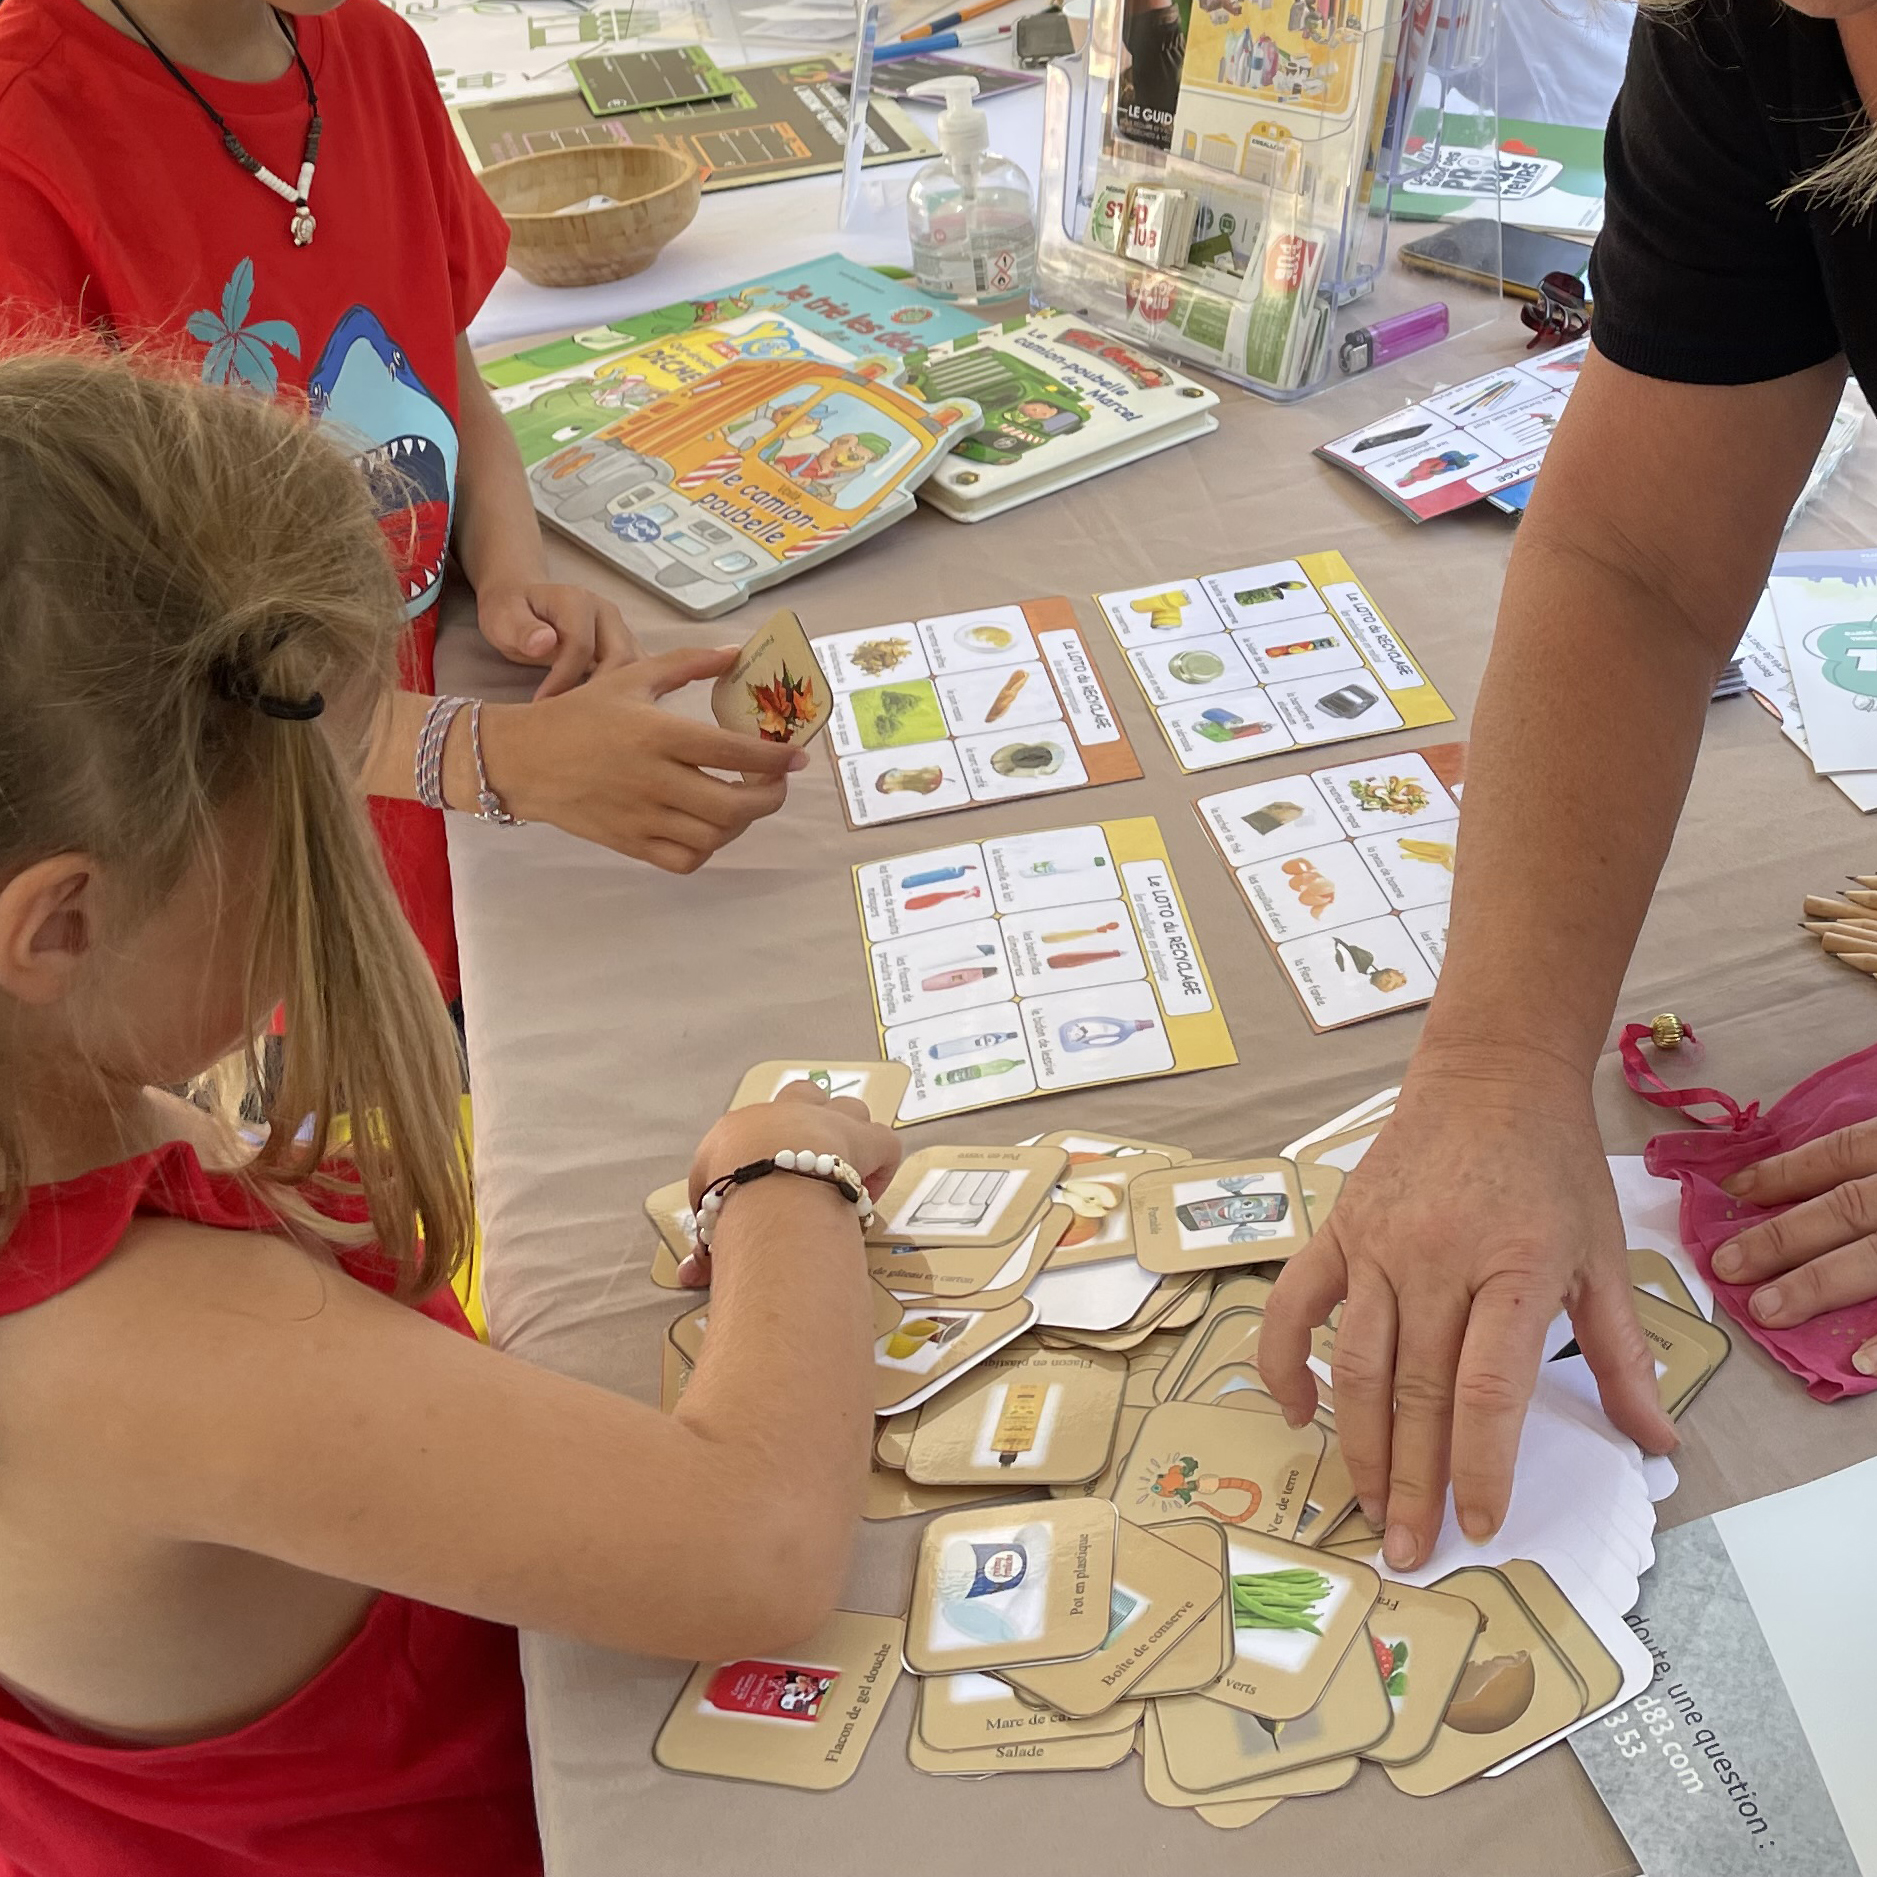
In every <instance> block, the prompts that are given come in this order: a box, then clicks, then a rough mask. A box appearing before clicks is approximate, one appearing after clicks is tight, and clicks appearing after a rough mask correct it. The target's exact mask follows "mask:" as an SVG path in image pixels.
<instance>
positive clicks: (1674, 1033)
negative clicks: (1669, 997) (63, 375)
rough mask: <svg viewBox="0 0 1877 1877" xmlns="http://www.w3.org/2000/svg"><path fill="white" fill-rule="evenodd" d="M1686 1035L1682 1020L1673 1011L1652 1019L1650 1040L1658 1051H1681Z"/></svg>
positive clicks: (1667, 1011) (1666, 1011)
mask: <svg viewBox="0 0 1877 1877" xmlns="http://www.w3.org/2000/svg"><path fill="white" fill-rule="evenodd" d="M1686 1035H1687V1031H1686V1030H1684V1029H1683V1028H1682V1021H1681V1018H1679V1017H1678V1016H1676V1015H1675V1013H1674V1012H1673V1011H1672V1010H1665V1011H1663V1013H1662V1014H1661V1015H1660V1016H1659V1017H1653V1018H1651V1019H1650V1022H1649V1040H1650V1042H1652V1043H1653V1044H1654V1045H1655V1046H1656V1048H1657V1049H1679V1048H1681V1046H1682V1038H1683V1037H1684V1036H1686Z"/></svg>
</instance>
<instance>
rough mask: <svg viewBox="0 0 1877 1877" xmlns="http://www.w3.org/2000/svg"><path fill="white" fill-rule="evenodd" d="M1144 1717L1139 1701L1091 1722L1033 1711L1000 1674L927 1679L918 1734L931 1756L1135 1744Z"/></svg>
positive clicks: (921, 1689) (922, 1684)
mask: <svg viewBox="0 0 1877 1877" xmlns="http://www.w3.org/2000/svg"><path fill="white" fill-rule="evenodd" d="M1140 1717H1141V1704H1140V1703H1139V1702H1138V1701H1124V1702H1120V1703H1118V1704H1117V1705H1115V1706H1113V1707H1110V1708H1108V1709H1107V1710H1106V1711H1105V1712H1104V1713H1100V1714H1096V1715H1093V1716H1091V1717H1090V1718H1088V1719H1087V1720H1074V1719H1071V1717H1070V1716H1068V1715H1067V1714H1062V1713H1058V1712H1056V1711H1055V1710H1053V1709H1050V1708H1044V1707H1032V1706H1030V1705H1029V1703H1027V1702H1025V1701H1023V1700H1021V1699H1020V1698H1019V1697H1018V1695H1017V1693H1016V1691H1015V1689H1013V1688H1012V1687H1011V1686H1010V1684H1009V1683H1008V1682H1004V1681H999V1680H998V1679H997V1677H996V1676H994V1675H927V1676H925V1677H923V1678H922V1679H921V1681H920V1683H919V1714H918V1718H917V1720H915V1721H914V1723H913V1732H914V1734H915V1735H916V1736H917V1737H918V1739H919V1740H920V1741H921V1742H922V1743H923V1744H924V1746H925V1748H926V1750H927V1751H928V1752H930V1753H940V1754H949V1753H977V1752H982V1751H985V1750H987V1749H991V1748H998V1747H1003V1746H1006V1745H1008V1744H1011V1743H1013V1742H1015V1743H1019V1744H1023V1745H1030V1744H1033V1743H1037V1742H1049V1743H1051V1744H1053V1743H1055V1742H1057V1741H1068V1740H1108V1741H1112V1740H1113V1739H1114V1738H1115V1736H1116V1735H1117V1734H1118V1735H1120V1736H1121V1737H1122V1738H1123V1739H1126V1740H1128V1741H1129V1742H1130V1745H1131V1737H1132V1735H1133V1732H1134V1728H1135V1726H1136V1725H1137V1724H1138V1722H1139V1720H1140Z"/></svg>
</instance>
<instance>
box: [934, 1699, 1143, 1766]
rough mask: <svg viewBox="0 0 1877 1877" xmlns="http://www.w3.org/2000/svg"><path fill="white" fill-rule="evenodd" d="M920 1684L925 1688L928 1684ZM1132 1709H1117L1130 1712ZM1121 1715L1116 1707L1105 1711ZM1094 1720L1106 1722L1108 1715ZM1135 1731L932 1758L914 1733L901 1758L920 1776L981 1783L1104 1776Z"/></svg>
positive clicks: (1046, 1738) (1040, 1739)
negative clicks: (997, 1777)
mask: <svg viewBox="0 0 1877 1877" xmlns="http://www.w3.org/2000/svg"><path fill="white" fill-rule="evenodd" d="M963 1679H964V1678H963V1677H962V1676H951V1675H940V1676H934V1677H932V1678H931V1680H932V1681H960V1680H963ZM926 1685H927V1686H930V1681H928V1683H927V1684H926ZM1000 1685H1001V1684H1000ZM1004 1692H1005V1693H1006V1694H1008V1693H1010V1690H1009V1689H1007V1688H1006V1689H1005V1691H1004ZM1012 1698H1013V1699H1015V1697H1014V1696H1013V1697H1012ZM1018 1705H1019V1706H1021V1705H1022V1703H1021V1702H1018ZM1136 1705H1137V1704H1134V1703H1126V1704H1123V1706H1124V1708H1125V1709H1126V1711H1127V1712H1130V1713H1131V1712H1132V1711H1133V1709H1134V1707H1135V1706H1136ZM1038 1711H1039V1712H1046V1711H1047V1710H1038ZM1121 1711H1123V1710H1122V1709H1121V1708H1117V1709H1113V1710H1111V1712H1115V1713H1118V1712H1121ZM1057 1718H1058V1719H1061V1718H1063V1717H1062V1716H1060V1715H1059V1716H1057ZM1099 1718H1100V1719H1102V1720H1103V1721H1106V1720H1107V1719H1108V1715H1106V1714H1104V1715H1102V1716H1100V1717H1099ZM1137 1731H1138V1722H1137V1721H1134V1720H1129V1721H1127V1722H1126V1723H1125V1724H1124V1725H1123V1726H1120V1727H1116V1728H1110V1729H1108V1730H1107V1731H1105V1732H1102V1733H1091V1734H1087V1735H1084V1736H1082V1737H1080V1738H1068V1739H1065V1738H1063V1737H1062V1736H1061V1735H1059V1734H1055V1733H1047V1734H1042V1735H1039V1736H1036V1737H1033V1738H1013V1739H1009V1740H1005V1741H1003V1742H1001V1743H1000V1744H998V1745H996V1746H990V1747H971V1748H967V1749H966V1750H965V1751H964V1752H962V1753H935V1752H934V1751H933V1750H932V1749H931V1748H930V1747H928V1746H927V1745H926V1743H925V1737H924V1735H922V1734H920V1733H919V1732H918V1731H917V1730H915V1731H914V1732H913V1734H912V1736H911V1738H910V1739H909V1740H908V1741H907V1742H906V1758H907V1759H908V1760H910V1761H911V1762H912V1764H913V1765H914V1766H915V1767H916V1768H917V1769H918V1770H919V1771H920V1772H922V1773H936V1774H937V1775H938V1776H939V1777H940V1778H946V1777H951V1778H963V1779H982V1778H983V1777H984V1776H985V1775H986V1774H987V1773H1104V1772H1106V1771H1107V1770H1108V1769H1109V1768H1110V1767H1114V1766H1119V1765H1120V1764H1121V1762H1122V1761H1123V1760H1125V1759H1126V1758H1128V1756H1129V1755H1130V1754H1131V1753H1132V1752H1133V1751H1134V1736H1135V1734H1136V1732H1137Z"/></svg>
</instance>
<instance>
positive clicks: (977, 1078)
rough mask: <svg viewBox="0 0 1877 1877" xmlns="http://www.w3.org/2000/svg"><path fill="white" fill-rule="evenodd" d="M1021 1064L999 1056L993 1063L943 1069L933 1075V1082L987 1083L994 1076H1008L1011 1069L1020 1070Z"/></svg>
mask: <svg viewBox="0 0 1877 1877" xmlns="http://www.w3.org/2000/svg"><path fill="white" fill-rule="evenodd" d="M1022 1067H1023V1064H1022V1063H1020V1062H1018V1061H1016V1060H1014V1059H1013V1058H1012V1057H1009V1056H999V1057H998V1058H997V1060H996V1061H995V1062H968V1063H966V1064H965V1065H964V1066H963V1067H962V1068H958V1069H944V1070H941V1071H940V1072H939V1074H937V1075H935V1076H934V1077H933V1078H932V1080H933V1081H934V1082H937V1083H940V1084H942V1085H944V1084H950V1083H955V1082H988V1081H989V1080H990V1079H991V1077H992V1076H994V1075H1008V1074H1009V1073H1010V1071H1011V1070H1012V1069H1021V1068H1022Z"/></svg>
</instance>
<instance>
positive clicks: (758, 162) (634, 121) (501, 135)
mask: <svg viewBox="0 0 1877 1877" xmlns="http://www.w3.org/2000/svg"><path fill="white" fill-rule="evenodd" d="M587 17H588V18H589V19H590V18H592V17H593V15H592V14H591V13H590V14H588V15H587ZM849 30H850V32H851V30H852V29H851V28H850V29H849ZM724 77H726V78H728V79H729V80H730V81H731V82H732V83H733V84H734V86H735V90H734V91H732V93H731V94H730V96H728V97H726V98H717V99H713V100H709V101H707V102H704V103H693V104H669V105H664V106H659V107H654V108H652V109H649V110H638V111H633V112H631V113H630V114H629V115H626V116H623V117H599V116H596V115H595V114H594V113H593V111H592V110H591V109H589V108H588V105H587V101H586V99H585V98H583V97H582V96H581V95H580V93H579V92H578V91H571V90H569V91H559V92H555V93H553V94H552V95H550V96H547V97H541V96H520V97H513V96H511V97H502V98H492V99H489V100H488V101H487V102H469V103H459V104H457V105H455V106H454V107H453V108H452V110H451V112H450V118H451V121H452V122H453V123H454V125H455V127H456V138H457V141H458V143H460V144H461V145H462V147H463V150H464V152H465V154H466V155H467V156H468V158H469V165H470V167H471V168H472V169H483V168H486V167H487V166H488V165H489V164H491V163H503V162H507V161H508V160H509V159H510V158H511V157H517V156H531V155H533V154H534V153H535V152H536V151H539V150H568V149H577V148H579V147H580V146H581V145H583V144H612V143H636V144H645V143H654V144H662V145H663V146H664V147H665V148H666V149H668V150H681V151H683V152H684V154H685V155H686V156H689V157H691V158H693V159H695V161H696V162H697V164H698V167H699V168H700V169H702V170H703V172H704V193H705V194H706V195H709V194H711V193H713V192H714V191H716V190H719V189H741V188H745V187H747V186H748V185H749V184H751V183H764V182H779V181H781V180H782V179H783V178H784V177H791V176H823V175H827V174H829V173H830V172H832V171H835V170H838V169H839V168H840V167H841V164H842V161H843V160H844V158H845V156H846V153H847V114H848V88H847V86H846V84H845V83H840V82H834V81H832V80H830V79H829V78H828V77H827V75H826V73H825V71H824V69H823V68H822V66H821V63H820V62H819V61H811V62H810V64H809V68H808V69H807V70H806V71H803V70H802V69H801V68H800V67H799V66H798V65H797V64H796V63H795V62H794V61H792V60H785V61H783V62H781V63H779V64H774V65H744V66H738V67H736V68H734V69H733V70H730V71H728V72H726V73H724ZM936 154H937V149H936V146H935V145H934V144H933V143H932V142H931V141H930V139H928V138H927V137H926V136H925V134H924V132H922V131H921V130H920V129H919V128H918V126H917V125H916V124H914V122H913V121H912V119H911V118H910V117H908V116H907V115H906V113H905V111H904V110H903V109H901V107H900V106H899V105H897V104H895V103H894V102H893V101H892V100H891V99H890V98H873V99H870V100H869V102H868V105H867V147H866V152H865V154H864V155H863V156H862V158H861V161H862V162H863V163H864V164H866V165H867V166H868V167H869V168H871V167H873V166H875V165H877V164H882V163H906V162H910V161H912V160H913V159H915V158H918V157H927V156H933V155H936Z"/></svg>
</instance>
